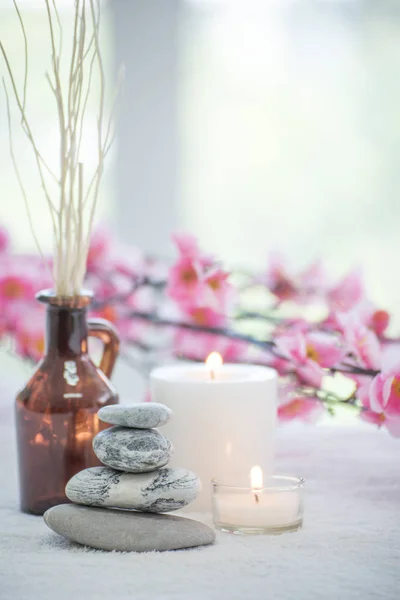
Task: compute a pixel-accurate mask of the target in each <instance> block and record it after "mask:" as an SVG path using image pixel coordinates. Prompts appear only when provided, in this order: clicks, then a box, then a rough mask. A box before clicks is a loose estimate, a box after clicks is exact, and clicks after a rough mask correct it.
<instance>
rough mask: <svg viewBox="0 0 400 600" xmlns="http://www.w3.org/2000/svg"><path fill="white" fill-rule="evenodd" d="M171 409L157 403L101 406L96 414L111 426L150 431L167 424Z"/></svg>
mask: <svg viewBox="0 0 400 600" xmlns="http://www.w3.org/2000/svg"><path fill="white" fill-rule="evenodd" d="M171 413H172V411H171V409H170V408H168V407H167V406H165V405H164V404H158V403H157V402H140V403H139V404H131V405H122V406H121V405H120V404H114V405H112V406H103V408H101V409H100V410H99V412H98V413H97V415H98V417H99V419H101V421H104V422H105V423H110V424H111V425H122V426H123V427H135V428H137V429H151V428H152V427H161V426H162V425H165V423H168V421H169V418H170V416H171Z"/></svg>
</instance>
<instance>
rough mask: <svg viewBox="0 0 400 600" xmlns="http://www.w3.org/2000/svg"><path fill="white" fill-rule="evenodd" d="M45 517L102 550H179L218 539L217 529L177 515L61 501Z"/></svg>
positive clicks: (65, 533)
mask: <svg viewBox="0 0 400 600" xmlns="http://www.w3.org/2000/svg"><path fill="white" fill-rule="evenodd" d="M43 518H44V521H45V523H46V525H47V526H48V527H49V528H50V529H52V530H53V531H55V532H56V533H58V534H60V535H62V536H64V537H66V538H68V539H69V540H71V541H73V542H77V543H78V544H83V545H84V546H90V547H91V548H98V549H100V550H120V551H122V552H152V551H163V550H179V549H181V548H193V547H195V546H204V545H206V544H211V543H212V542H214V540H215V532H214V531H213V530H212V529H211V528H210V527H208V526H207V525H204V524H203V523H199V522H198V521H193V520H192V519H185V518H183V517H175V516H173V515H154V514H149V513H135V512H130V511H124V510H109V509H107V508H89V507H88V506H76V505H75V504H60V505H58V506H53V508H50V509H49V510H48V511H47V512H45V513H44V517H43Z"/></svg>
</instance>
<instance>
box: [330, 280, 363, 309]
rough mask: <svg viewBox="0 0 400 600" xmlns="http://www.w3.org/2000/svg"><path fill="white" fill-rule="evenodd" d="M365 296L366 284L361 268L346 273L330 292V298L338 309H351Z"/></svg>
mask: <svg viewBox="0 0 400 600" xmlns="http://www.w3.org/2000/svg"><path fill="white" fill-rule="evenodd" d="M363 296H364V284H363V281H362V274H361V270H360V269H355V270H354V271H352V272H351V273H349V274H348V275H346V276H345V277H344V278H343V279H342V280H341V281H340V282H339V283H338V285H337V286H336V287H334V288H333V289H332V290H331V291H330V293H329V299H330V301H331V303H332V304H333V305H334V306H335V307H336V309H339V310H343V311H345V312H347V311H349V310H351V309H352V308H353V307H354V306H355V305H356V304H358V303H359V302H360V301H361V300H362V298H363Z"/></svg>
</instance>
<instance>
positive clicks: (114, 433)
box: [93, 426, 173, 473]
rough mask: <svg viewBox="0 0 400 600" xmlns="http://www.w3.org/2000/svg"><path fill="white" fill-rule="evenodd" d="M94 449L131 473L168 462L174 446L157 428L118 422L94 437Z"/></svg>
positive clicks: (109, 463)
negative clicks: (144, 427)
mask: <svg viewBox="0 0 400 600" xmlns="http://www.w3.org/2000/svg"><path fill="white" fill-rule="evenodd" d="M93 450H94V452H95V454H96V456H97V458H98V459H99V460H100V461H101V462H102V463H103V464H105V465H106V466H107V467H112V468H113V469H118V470H119V471H128V472H129V473H146V472H147V471H155V469H158V468H160V467H163V466H164V465H166V464H167V463H168V461H169V460H170V458H171V455H172V452H173V447H172V444H171V442H170V441H169V440H167V438H166V437H164V436H163V435H161V433H159V432H158V431H157V430H156V429H129V428H128V427H119V426H117V427H110V428H109V429H106V430H104V431H101V432H100V433H98V434H97V435H96V437H95V438H94V439H93Z"/></svg>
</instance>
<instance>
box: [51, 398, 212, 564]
mask: <svg viewBox="0 0 400 600" xmlns="http://www.w3.org/2000/svg"><path fill="white" fill-rule="evenodd" d="M98 416H99V418H100V419H101V420H102V421H104V422H105V423H109V424H111V425H113V427H110V428H109V429H106V430H104V431H101V432H100V433H99V434H97V435H96V437H95V438H94V440H93V449H94V452H95V454H96V456H97V457H98V459H99V460H100V461H101V462H102V463H103V464H104V465H105V466H102V467H91V468H89V469H85V470H83V471H80V472H79V473H77V474H76V475H75V476H74V477H72V479H70V481H69V482H68V483H67V486H66V489H65V492H66V495H67V497H68V498H69V500H71V502H72V503H73V504H60V505H59V506H54V507H53V508H50V509H49V510H48V511H47V512H46V513H45V514H44V520H45V523H46V524H47V526H48V527H49V528H50V529H52V530H53V531H55V532H56V533H59V534H60V535H63V536H64V537H66V538H68V539H70V540H72V541H74V542H78V543H80V544H83V545H86V546H91V547H93V548H99V549H102V550H121V551H136V552H146V551H152V550H176V549H179V548H190V547H193V546H201V545H205V544H210V543H212V542H213V541H214V539H215V534H214V531H213V530H212V529H211V528H210V527H208V526H207V525H204V524H203V523H199V522H198V521H194V520H192V519H186V518H183V517H177V516H172V515H163V514H160V513H165V512H170V511H174V510H178V509H180V508H183V507H184V506H187V505H188V504H190V502H192V501H193V500H194V499H195V498H196V496H197V495H198V493H199V491H200V489H201V483H200V480H199V478H198V476H197V475H196V474H195V473H192V472H191V471H188V470H187V469H181V468H168V467H166V465H167V464H168V462H169V460H170V458H171V455H172V452H173V447H172V444H171V442H170V441H169V440H168V439H167V438H166V437H165V436H163V435H162V434H161V433H160V432H159V431H157V429H155V428H156V427H160V426H162V425H165V423H167V422H168V420H169V418H170V416H171V411H170V409H169V408H167V407H166V406H164V405H163V404H157V403H154V402H150V403H140V404H133V405H130V406H119V405H116V406H105V407H103V408H101V409H100V410H99V412H98Z"/></svg>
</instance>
